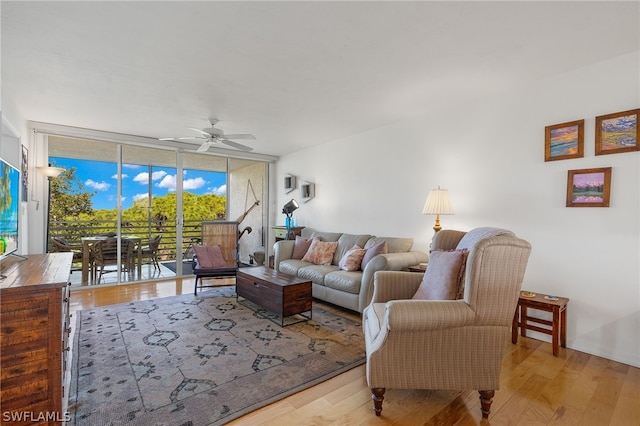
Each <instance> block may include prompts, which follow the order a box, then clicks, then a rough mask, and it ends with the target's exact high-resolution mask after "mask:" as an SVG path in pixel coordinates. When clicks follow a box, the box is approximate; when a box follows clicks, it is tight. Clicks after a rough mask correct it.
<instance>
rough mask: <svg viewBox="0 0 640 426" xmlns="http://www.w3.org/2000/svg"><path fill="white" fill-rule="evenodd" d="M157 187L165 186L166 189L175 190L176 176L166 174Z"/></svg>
mask: <svg viewBox="0 0 640 426" xmlns="http://www.w3.org/2000/svg"><path fill="white" fill-rule="evenodd" d="M158 188H165V189H167V190H168V191H175V190H176V177H175V176H174V175H166V176H165V177H164V178H162V180H161V181H160V182H158Z"/></svg>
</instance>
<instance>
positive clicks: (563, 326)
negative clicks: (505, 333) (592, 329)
mask: <svg viewBox="0 0 640 426" xmlns="http://www.w3.org/2000/svg"><path fill="white" fill-rule="evenodd" d="M567 303H569V299H567V298H566V297H557V296H549V295H545V294H536V293H532V292H529V291H522V292H521V293H520V298H519V299H518V306H517V307H516V313H515V315H514V316H513V326H512V327H511V342H512V343H517V342H518V327H520V334H521V335H522V337H526V336H527V330H534V331H537V332H540V333H544V334H549V335H551V344H552V346H553V355H555V356H558V352H559V347H560V346H562V347H563V348H566V347H567ZM528 308H531V309H537V310H539V311H545V312H551V313H552V315H553V319H552V320H551V321H549V320H545V319H541V318H534V317H530V316H528V315H527V309H528ZM531 322H533V323H536V324H542V325H546V326H547V327H550V328H544V327H540V326H537V325H533V324H530V323H531Z"/></svg>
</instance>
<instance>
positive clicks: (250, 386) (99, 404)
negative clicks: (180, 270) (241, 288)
mask: <svg viewBox="0 0 640 426" xmlns="http://www.w3.org/2000/svg"><path fill="white" fill-rule="evenodd" d="M242 303H243V304H239V303H238V302H237V301H236V297H235V288H234V287H225V288H217V289H214V290H210V291H205V292H202V293H200V294H199V295H198V296H193V295H181V296H174V297H167V298H161V299H154V300H148V301H141V302H133V303H128V304H121V305H112V306H105V307H100V308H95V309H88V310H83V311H79V312H77V328H76V334H75V339H74V340H75V341H74V348H73V363H72V367H71V368H72V382H71V393H70V401H69V411H70V412H71V416H72V420H71V422H70V424H76V425H120V424H131V425H145V426H146V425H157V426H159V425H172V426H175V425H185V426H186V425H194V426H195V425H219V424H224V423H226V422H229V421H231V420H233V419H235V418H237V417H240V416H242V415H243V414H246V413H248V412H250V411H253V410H255V409H257V408H260V407H262V406H265V405H267V404H270V403H272V402H274V401H277V400H279V399H282V398H284V397H286V396H288V395H291V394H293V393H295V392H298V391H300V390H303V389H305V388H308V387H310V386H313V385H315V384H317V383H320V382H322V381H324V380H327V379H329V378H331V377H333V376H335V375H337V374H340V373H342V372H344V371H347V370H349V369H351V368H353V367H356V366H358V365H361V364H363V363H364V362H365V349H364V339H363V337H362V331H361V324H360V323H359V322H355V321H352V320H350V319H347V318H343V317H341V316H338V315H335V314H333V313H330V312H327V311H324V310H322V309H321V308H317V307H314V308H313V319H312V320H311V321H306V322H301V323H297V324H293V325H290V326H287V327H284V328H283V327H280V326H279V325H277V324H274V322H272V321H270V320H269V318H268V317H269V316H270V314H269V313H268V312H266V311H264V310H259V309H257V307H256V306H253V307H254V308H256V309H257V310H253V309H250V307H247V306H245V305H244V304H246V303H248V302H247V301H242ZM272 318H273V317H272Z"/></svg>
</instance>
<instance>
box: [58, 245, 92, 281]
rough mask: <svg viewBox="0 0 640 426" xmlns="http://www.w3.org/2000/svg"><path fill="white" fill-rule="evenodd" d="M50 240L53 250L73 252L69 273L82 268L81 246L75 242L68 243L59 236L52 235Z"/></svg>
mask: <svg viewBox="0 0 640 426" xmlns="http://www.w3.org/2000/svg"><path fill="white" fill-rule="evenodd" d="M51 242H52V243H53V247H54V248H55V251H57V252H60V253H73V260H72V262H71V263H72V266H71V273H73V271H81V270H82V246H81V245H79V244H77V245H74V244H70V243H69V242H68V241H67V240H65V239H64V238H60V237H52V238H51ZM91 261H92V260H90V263H89V270H90V271H91V267H92V266H91ZM73 264H80V266H73Z"/></svg>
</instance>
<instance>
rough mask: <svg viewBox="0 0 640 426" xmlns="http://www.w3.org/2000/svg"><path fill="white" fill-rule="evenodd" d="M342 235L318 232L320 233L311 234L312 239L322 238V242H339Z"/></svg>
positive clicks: (340, 233) (339, 233)
mask: <svg viewBox="0 0 640 426" xmlns="http://www.w3.org/2000/svg"><path fill="white" fill-rule="evenodd" d="M341 235H342V232H318V231H314V232H313V233H312V234H311V237H310V238H311V239H314V238H316V237H318V238H320V240H321V241H338V240H339V239H340V236H341Z"/></svg>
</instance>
